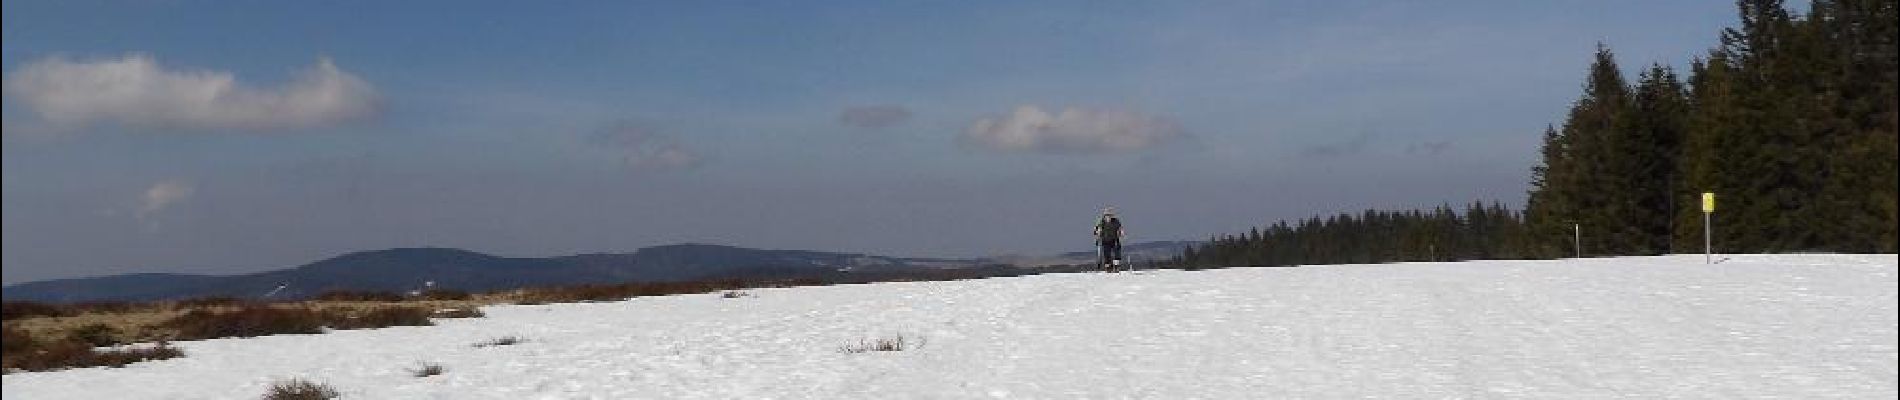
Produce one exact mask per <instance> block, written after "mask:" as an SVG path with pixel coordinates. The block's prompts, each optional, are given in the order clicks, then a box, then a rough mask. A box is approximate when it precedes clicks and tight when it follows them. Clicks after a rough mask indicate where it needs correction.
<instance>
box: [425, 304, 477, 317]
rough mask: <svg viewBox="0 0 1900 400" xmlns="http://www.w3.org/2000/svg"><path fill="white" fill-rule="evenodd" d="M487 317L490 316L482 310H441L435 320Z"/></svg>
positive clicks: (437, 312)
mask: <svg viewBox="0 0 1900 400" xmlns="http://www.w3.org/2000/svg"><path fill="white" fill-rule="evenodd" d="M486 316H488V314H484V313H482V309H480V308H475V307H464V308H448V309H441V310H436V311H435V315H434V317H435V318H481V317H486Z"/></svg>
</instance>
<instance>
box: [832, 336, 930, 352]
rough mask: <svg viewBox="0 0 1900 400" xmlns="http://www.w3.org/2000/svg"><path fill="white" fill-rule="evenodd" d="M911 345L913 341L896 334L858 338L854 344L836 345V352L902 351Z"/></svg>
mask: <svg viewBox="0 0 1900 400" xmlns="http://www.w3.org/2000/svg"><path fill="white" fill-rule="evenodd" d="M911 347H914V345H913V342H909V341H906V339H905V338H904V335H896V336H891V337H886V338H879V339H877V340H860V341H858V342H857V343H854V344H847V345H844V346H838V352H840V353H845V354H858V353H864V352H872V351H904V349H907V348H911Z"/></svg>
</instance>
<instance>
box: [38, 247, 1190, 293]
mask: <svg viewBox="0 0 1900 400" xmlns="http://www.w3.org/2000/svg"><path fill="white" fill-rule="evenodd" d="M1189 244H1192V243H1191V242H1150V243H1141V244H1130V245H1128V246H1126V250H1125V251H1124V253H1125V257H1126V258H1128V259H1129V260H1132V261H1143V260H1149V259H1158V258H1165V257H1172V256H1173V255H1174V254H1179V252H1180V249H1181V248H1184V247H1185V246H1187V245H1189ZM1094 257H1095V253H1094V252H1074V253H1065V254H1062V255H1056V256H1044V257H1023V256H1016V257H991V258H972V259H940V258H905V257H886V256H875V255H865V254H853V253H831V252H819V251H802V250H760V249H749V248H743V247H732V246H721V245H710V244H679V245H668V246H657V247H648V248H643V249H639V250H637V251H635V252H632V253H603V254H581V255H572V256H561V257H545V258H532V257H500V256H494V255H488V254H482V253H477V252H473V251H468V250H461V249H452V248H399V249H388V250H375V251H364V252H356V253H350V254H345V255H341V256H337V257H333V258H330V259H326V260H322V261H317V262H313V263H309V264H305V265H302V266H299V267H295V268H290V269H282V270H275V271H266V272H258V273H251V274H242V275H187V274H164V273H142V274H124V275H112V276H103V277H92V278H74V279H55V280H45V281H36V282H26V283H20V284H15V285H8V286H6V287H5V290H0V298H3V299H5V300H10V301H11V300H30V301H44V302H59V303H72V302H87V301H148V300H165V299H180V298H191V297H204V296H231V297H238V298H256V297H259V296H262V295H264V294H265V293H270V292H272V291H273V290H274V289H276V288H277V287H278V286H279V285H282V286H284V288H283V289H282V290H279V291H277V293H276V294H274V295H273V296H272V297H274V298H305V297H310V296H314V295H316V294H318V293H322V292H324V291H329V290H370V291H392V292H403V291H409V290H415V289H418V288H421V287H422V286H423V284H424V283H425V282H433V284H434V286H435V287H439V288H451V289H458V290H466V291H471V292H484V291H492V290H502V289H514V288H522V287H533V286H560V285H576V284H602V283H621V282H678V281H692V280H705V279H725V278H739V277H754V276H774V277H799V276H803V275H818V274H838V273H876V272H903V271H918V270H931V269H944V268H969V267H978V266H995V265H1012V266H1019V267H1031V266H1042V265H1062V264H1085V263H1091V262H1093V260H1094V259H1095V258H1094Z"/></svg>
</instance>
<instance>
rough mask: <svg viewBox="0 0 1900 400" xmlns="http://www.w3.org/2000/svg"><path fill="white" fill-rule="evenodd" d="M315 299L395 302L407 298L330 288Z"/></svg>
mask: <svg viewBox="0 0 1900 400" xmlns="http://www.w3.org/2000/svg"><path fill="white" fill-rule="evenodd" d="M316 300H317V301H374V302H384V303H395V302H401V301H404V300H408V298H405V297H402V295H400V294H395V293H390V292H373V291H364V290H330V291H325V292H323V293H319V294H317V297H316Z"/></svg>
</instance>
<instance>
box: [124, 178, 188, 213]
mask: <svg viewBox="0 0 1900 400" xmlns="http://www.w3.org/2000/svg"><path fill="white" fill-rule="evenodd" d="M193 191H194V190H193V188H192V186H191V183H189V182H184V181H178V180H168V181H160V182H158V183H154V184H152V187H150V188H147V189H145V193H144V194H142V195H140V196H139V209H138V213H136V214H134V216H135V217H137V218H138V219H139V220H141V221H143V220H149V219H150V218H151V217H152V216H153V215H155V214H157V213H158V212H160V211H164V210H165V209H167V208H171V206H173V205H176V204H178V203H179V202H183V201H185V200H187V199H190V198H191V194H192V192H193Z"/></svg>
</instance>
